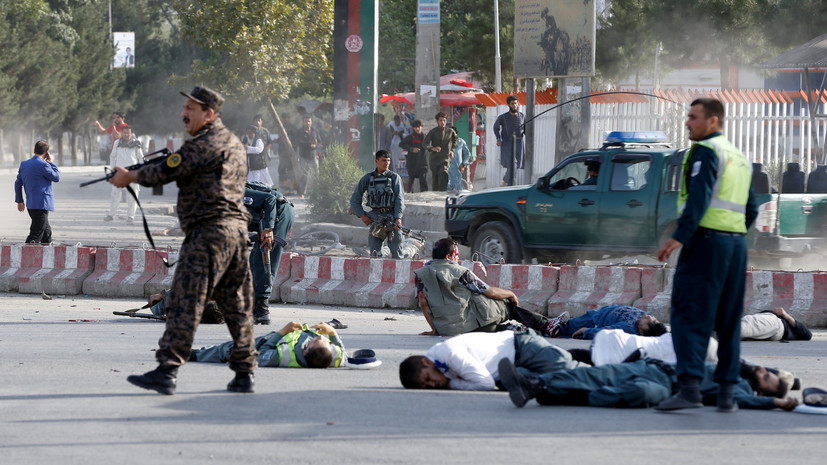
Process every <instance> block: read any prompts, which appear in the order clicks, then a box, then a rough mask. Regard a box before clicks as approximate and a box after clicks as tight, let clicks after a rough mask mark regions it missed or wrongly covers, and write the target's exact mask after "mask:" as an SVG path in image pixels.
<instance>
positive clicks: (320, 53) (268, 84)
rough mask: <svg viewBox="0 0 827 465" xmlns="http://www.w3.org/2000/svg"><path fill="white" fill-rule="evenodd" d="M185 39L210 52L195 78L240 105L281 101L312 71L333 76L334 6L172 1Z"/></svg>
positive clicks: (327, 0)
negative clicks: (330, 59) (329, 59)
mask: <svg viewBox="0 0 827 465" xmlns="http://www.w3.org/2000/svg"><path fill="white" fill-rule="evenodd" d="M171 4H172V7H173V8H174V9H175V11H176V12H177V13H178V19H179V20H180V23H181V31H182V33H183V36H184V37H185V39H186V40H187V41H189V42H190V43H195V44H198V45H199V46H201V47H203V48H204V49H205V50H206V51H208V52H209V56H208V57H207V58H204V59H197V60H195V61H194V62H193V64H192V65H193V70H192V73H191V74H190V76H189V78H190V79H192V80H194V81H197V82H204V83H205V84H208V85H211V86H213V87H215V88H216V89H217V90H220V91H222V92H223V93H224V94H226V95H227V96H234V97H236V98H238V99H243V98H257V99H260V100H265V99H267V98H272V99H274V100H279V99H281V98H283V97H284V96H286V95H287V94H288V93H289V92H290V91H291V90H292V89H293V88H294V87H295V86H297V85H298V84H299V83H300V82H301V79H302V78H303V77H306V74H305V72H306V71H307V70H316V71H317V72H318V73H319V74H324V73H331V72H332V70H331V69H330V66H329V65H328V62H327V57H328V54H327V52H328V51H329V49H330V48H331V41H332V36H333V0H304V1H301V2H298V1H291V0H211V1H209V2H200V1H193V0H172V1H171Z"/></svg>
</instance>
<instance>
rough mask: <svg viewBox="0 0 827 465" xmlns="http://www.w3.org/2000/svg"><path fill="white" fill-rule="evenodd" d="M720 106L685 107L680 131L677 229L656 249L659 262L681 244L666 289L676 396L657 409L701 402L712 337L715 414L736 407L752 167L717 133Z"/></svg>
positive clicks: (752, 210) (703, 101)
mask: <svg viewBox="0 0 827 465" xmlns="http://www.w3.org/2000/svg"><path fill="white" fill-rule="evenodd" d="M723 121H724V107H723V105H722V104H721V102H720V101H718V100H715V99H710V98H700V99H697V100H695V101H693V102H692V105H691V107H690V110H689V116H688V118H687V121H686V127H687V128H688V129H689V138H690V139H691V140H693V141H695V144H694V145H693V146H692V148H691V149H690V150H689V152H688V153H687V154H686V157H685V158H684V160H683V171H682V173H683V183H682V186H681V192H680V195H679V196H678V211H681V216H680V218H679V219H678V227H677V229H676V230H675V233H674V234H673V235H672V238H670V239H669V240H668V241H666V242H665V243H664V244H663V245H662V246H661V248H660V250H659V251H658V258H659V259H660V260H666V259H667V258H668V257H669V255H671V254H672V252H674V251H675V249H677V248H678V247H680V246H681V245H683V249H682V250H681V252H680V256H679V258H678V266H677V268H676V270H675V277H674V281H673V285H672V316H671V324H672V341H673V344H674V346H675V354H676V355H677V359H678V363H677V373H678V381H679V383H680V390H679V391H678V393H677V394H675V395H674V396H673V397H671V398H670V399H667V400H665V401H663V402H661V403H660V404H659V405H658V406H657V409H658V410H679V409H685V408H697V407H701V406H702V405H703V404H702V403H701V401H702V396H701V393H700V388H699V387H700V382H701V380H702V379H703V377H704V356H705V354H706V349H707V344H708V343H709V338H710V337H711V336H712V331H713V330H714V331H715V332H716V334H717V335H718V366H717V369H716V370H715V382H717V383H718V396H717V404H718V411H721V412H734V411H736V410H737V409H738V404H736V403H735V400H734V397H733V386H735V384H736V383H737V382H738V378H739V375H740V354H741V315H742V313H743V310H744V289H745V285H746V269H747V247H746V241H745V240H744V235H745V234H746V233H747V230H748V228H749V227H750V226H751V225H752V222H753V221H754V220H755V217H756V216H757V215H758V209H757V206H756V204H755V199H754V197H753V193H752V187H751V182H752V166H751V165H750V163H749V162H748V161H747V159H746V157H744V155H743V154H742V153H741V152H740V151H739V150H738V149H737V148H736V147H735V146H734V145H732V144H731V143H730V142H729V141H728V140H726V138H725V137H724V136H723V134H721V128H722V127H723Z"/></svg>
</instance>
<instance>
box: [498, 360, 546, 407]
mask: <svg viewBox="0 0 827 465" xmlns="http://www.w3.org/2000/svg"><path fill="white" fill-rule="evenodd" d="M497 370H498V371H499V374H500V382H501V383H502V385H503V387H505V388H506V389H507V390H508V396H509V397H510V398H511V402H514V405H516V406H517V407H522V406H524V405H525V404H526V402H528V401H529V400H530V399H533V398H535V397H537V394H539V393H541V392H543V390H544V386H543V382H542V381H540V380H539V379H537V378H533V377H531V376H525V375H523V374H520V372H519V371H517V367H516V366H514V364H513V363H511V360H509V359H507V358H504V359H502V360H500V363H499V365H497Z"/></svg>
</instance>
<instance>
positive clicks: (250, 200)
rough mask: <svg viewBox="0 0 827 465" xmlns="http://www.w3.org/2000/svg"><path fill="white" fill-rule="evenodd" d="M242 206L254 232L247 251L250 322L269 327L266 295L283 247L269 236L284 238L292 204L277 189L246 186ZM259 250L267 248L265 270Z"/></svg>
mask: <svg viewBox="0 0 827 465" xmlns="http://www.w3.org/2000/svg"><path fill="white" fill-rule="evenodd" d="M244 205H245V206H246V207H247V210H248V211H249V212H250V215H252V218H253V219H252V220H251V221H250V231H255V232H258V238H257V239H256V240H255V241H254V242H253V249H252V250H251V251H250V269H251V270H252V272H253V291H254V292H255V305H254V307H253V320H254V323H255V324H262V325H269V324H270V308H269V305H268V302H269V301H270V294H271V293H272V291H273V278H274V277H275V276H276V274H277V273H278V269H279V262H281V252H282V250H283V247H282V246H281V245H279V243H278V242H275V241H274V240H273V236H274V235H275V236H278V237H280V238H281V239H285V240H286V239H287V234H288V233H289V232H290V228H292V227H293V221H294V220H295V218H296V216H295V213H294V211H293V204H292V203H290V201H289V200H287V199H286V198H285V197H284V195H282V194H281V192H279V191H278V189H272V188H270V187H269V186H266V185H264V184H261V183H247V190H246V191H245V193H244ZM263 248H269V249H270V269H269V272H268V270H267V269H266V266H265V264H264V259H263V254H264V252H263V250H262V249H263Z"/></svg>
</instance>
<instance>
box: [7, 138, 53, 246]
mask: <svg viewBox="0 0 827 465" xmlns="http://www.w3.org/2000/svg"><path fill="white" fill-rule="evenodd" d="M59 181H60V171H58V169H57V165H55V164H54V163H52V155H51V154H50V153H49V144H47V143H46V141H45V140H40V141H37V143H35V144H34V156H33V157H32V158H29V159H28V160H26V161H24V162H22V163H20V169H19V170H18V171H17V179H16V180H15V181H14V201H15V202H16V203H17V211H19V212H22V211H23V210H24V209H28V211H29V217H30V218H31V219H32V224H31V226H30V227H29V235H28V236H27V237H26V243H27V244H31V243H35V244H48V243H50V242H52V227H51V226H49V212H50V211H55V192H54V189H53V188H52V183H53V182H59ZM23 189H25V190H26V204H25V205H24V204H23Z"/></svg>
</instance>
